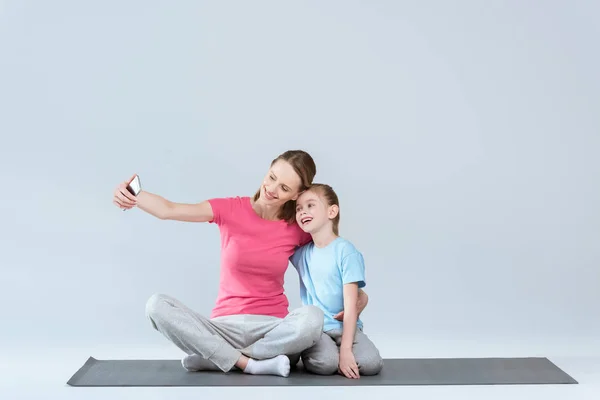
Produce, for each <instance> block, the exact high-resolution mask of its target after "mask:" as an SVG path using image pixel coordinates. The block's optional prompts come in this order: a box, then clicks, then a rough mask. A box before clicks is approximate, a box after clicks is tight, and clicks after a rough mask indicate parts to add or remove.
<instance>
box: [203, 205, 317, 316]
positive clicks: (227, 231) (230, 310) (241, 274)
mask: <svg viewBox="0 0 600 400" xmlns="http://www.w3.org/2000/svg"><path fill="white" fill-rule="evenodd" d="M209 203H210V205H211V206H212V211H213V215H214V218H213V220H212V221H210V222H211V223H215V224H217V225H218V226H219V230H220V232H221V277H220V283H219V293H218V295H217V301H216V304H215V307H214V308H213V310H212V314H211V318H215V317H218V316H223V315H233V314H259V315H270V316H274V317H279V318H283V317H285V316H286V315H287V314H288V305H289V303H288V299H287V297H286V295H285V294H284V292H283V281H284V275H285V271H286V269H287V267H288V262H289V258H290V256H291V255H292V254H293V253H294V250H295V249H296V247H297V246H301V245H303V244H306V243H308V242H309V241H310V240H311V236H310V235H309V234H307V233H305V232H304V231H302V229H300V227H299V226H298V224H296V223H293V224H288V223H287V222H285V221H269V220H266V219H263V218H261V217H259V216H258V215H257V214H256V212H255V211H254V209H253V208H252V203H251V199H250V197H227V198H219V199H211V200H209Z"/></svg>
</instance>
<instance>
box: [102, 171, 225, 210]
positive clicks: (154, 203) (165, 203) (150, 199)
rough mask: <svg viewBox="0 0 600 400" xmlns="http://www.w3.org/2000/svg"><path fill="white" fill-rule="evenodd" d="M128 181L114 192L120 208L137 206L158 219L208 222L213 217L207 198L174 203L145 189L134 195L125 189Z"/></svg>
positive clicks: (116, 202) (126, 208) (115, 200)
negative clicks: (196, 201) (191, 202)
mask: <svg viewBox="0 0 600 400" xmlns="http://www.w3.org/2000/svg"><path fill="white" fill-rule="evenodd" d="M134 177H135V175H134ZM132 179H133V177H132ZM129 182H131V179H129V180H127V181H125V182H123V183H121V184H120V185H119V186H117V188H116V189H115V192H114V196H113V203H114V204H115V205H116V206H117V207H119V208H121V209H124V210H128V209H131V208H133V207H138V208H139V209H140V210H142V211H145V212H147V213H148V214H150V215H153V216H155V217H156V218H159V219H163V220H173V221H184V222H209V221H212V219H213V217H214V216H213V210H212V207H211V205H210V203H209V202H208V201H207V200H205V201H203V202H200V203H195V204H187V203H175V202H173V201H170V200H167V199H165V198H164V197H162V196H159V195H157V194H154V193H150V192H147V191H145V190H142V191H141V192H140V193H139V194H138V195H137V196H134V195H132V194H131V193H130V192H129V191H128V190H127V185H128V184H129Z"/></svg>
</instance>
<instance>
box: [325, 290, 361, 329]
mask: <svg viewBox="0 0 600 400" xmlns="http://www.w3.org/2000/svg"><path fill="white" fill-rule="evenodd" d="M368 303H369V296H368V295H367V293H366V292H365V291H364V290H362V289H358V300H357V301H356V308H357V313H356V318H357V319H358V317H359V316H360V314H361V313H362V312H363V311H364V309H365V307H366V306H367V304H368ZM333 318H334V319H337V320H338V321H343V320H344V310H342V311H340V312H339V313H337V314H335V315H334V316H333Z"/></svg>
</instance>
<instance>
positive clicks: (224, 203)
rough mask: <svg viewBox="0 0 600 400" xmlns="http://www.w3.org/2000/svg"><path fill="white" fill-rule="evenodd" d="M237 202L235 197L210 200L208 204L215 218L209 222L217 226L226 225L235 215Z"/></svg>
mask: <svg viewBox="0 0 600 400" xmlns="http://www.w3.org/2000/svg"><path fill="white" fill-rule="evenodd" d="M235 200H236V199H235V198H234V197H222V198H214V199H209V200H208V202H209V204H210V206H211V208H212V213H213V218H212V220H211V221H209V222H210V223H214V224H217V225H223V224H226V223H227V221H228V220H229V218H230V217H231V215H232V214H233V210H234V202H235Z"/></svg>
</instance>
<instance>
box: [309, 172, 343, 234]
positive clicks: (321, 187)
mask: <svg viewBox="0 0 600 400" xmlns="http://www.w3.org/2000/svg"><path fill="white" fill-rule="evenodd" d="M308 190H309V191H311V192H314V193H316V194H317V195H319V196H321V197H322V198H323V199H324V200H325V201H326V203H327V206H328V207H329V206H333V205H335V206H337V207H338V212H337V215H336V216H335V218H333V220H332V221H331V222H332V224H333V233H335V234H336V235H338V236H339V234H340V233H339V226H340V210H339V208H340V200H339V199H338V196H337V194H336V193H335V190H333V188H332V187H331V186H329V185H327V184H324V183H314V184H312V185H311V186H310V187H309V188H308Z"/></svg>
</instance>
